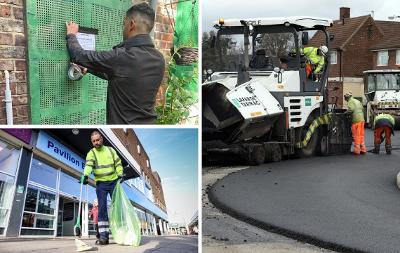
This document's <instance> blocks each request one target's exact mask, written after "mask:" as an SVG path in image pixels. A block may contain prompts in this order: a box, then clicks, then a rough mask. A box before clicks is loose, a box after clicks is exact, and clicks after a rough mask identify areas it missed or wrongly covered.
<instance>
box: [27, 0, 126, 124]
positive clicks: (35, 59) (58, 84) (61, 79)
mask: <svg viewBox="0 0 400 253" xmlns="http://www.w3.org/2000/svg"><path fill="white" fill-rule="evenodd" d="M131 5H132V1H131V0H107V1H103V0H31V1H27V2H26V15H27V31H28V67H29V71H28V77H29V93H30V107H31V119H32V123H33V124H104V123H105V118H106V93H107V82H106V81H104V80H102V79H100V78H97V77H95V76H93V75H86V76H85V77H84V78H83V79H82V80H80V81H71V80H69V79H68V77H67V69H68V65H69V55H68V52H67V48H66V41H65V34H66V28H65V22H66V21H71V20H72V21H75V22H77V23H78V24H79V25H81V26H84V27H89V28H94V29H97V30H98V34H97V35H96V37H95V40H96V43H95V44H96V45H95V47H96V50H109V49H111V48H112V46H114V45H116V44H118V43H119V42H120V41H121V40H122V22H123V17H124V15H125V11H126V10H127V9H128V8H129V7H130V6H131Z"/></svg>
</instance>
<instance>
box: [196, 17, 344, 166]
mask: <svg viewBox="0 0 400 253" xmlns="http://www.w3.org/2000/svg"><path fill="white" fill-rule="evenodd" d="M330 26H332V20H330V19H327V18H318V17H308V16H302V17H282V18H254V19H227V20H225V19H222V18H221V19H220V20H218V21H216V22H215V24H214V28H215V29H216V30H217V31H216V35H215V37H213V38H212V39H211V41H212V42H211V45H210V48H213V49H214V50H215V61H217V63H218V64H216V65H217V66H218V68H219V69H205V70H204V72H205V73H206V77H205V79H206V80H205V82H204V83H203V85H202V154H203V162H207V161H215V160H221V159H222V160H226V159H228V158H238V159H240V160H245V161H246V162H247V163H249V164H252V165H258V164H261V163H264V162H269V161H275V162H276V161H280V160H281V159H283V158H285V157H291V156H298V157H309V156H313V155H315V154H333V153H346V152H349V151H350V147H351V125H350V124H351V123H350V121H349V115H348V114H347V113H346V112H345V110H341V109H335V108H331V107H329V106H328V99H327V98H328V95H329V94H328V92H329V91H328V88H327V81H328V73H329V54H328V55H327V56H326V64H325V67H324V69H323V71H322V73H321V74H319V75H315V76H314V75H312V77H311V78H310V77H309V76H307V73H306V67H307V63H308V62H309V61H308V59H307V58H306V57H304V55H302V50H301V48H303V47H306V46H307V45H308V43H309V32H316V31H321V32H322V33H323V34H324V37H325V38H324V39H325V42H324V44H325V45H326V46H327V47H328V48H329V42H330V40H331V39H332V38H333V36H330V35H329V33H328V32H327V29H326V28H327V27H330ZM227 44H228V45H230V46H229V47H228V48H227V47H226V45H227ZM223 46H224V47H223Z"/></svg>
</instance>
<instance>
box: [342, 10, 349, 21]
mask: <svg viewBox="0 0 400 253" xmlns="http://www.w3.org/2000/svg"><path fill="white" fill-rule="evenodd" d="M345 18H350V8H348V7H340V16H339V19H340V20H342V21H343V19H345Z"/></svg>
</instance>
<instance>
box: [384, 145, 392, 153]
mask: <svg viewBox="0 0 400 253" xmlns="http://www.w3.org/2000/svg"><path fill="white" fill-rule="evenodd" d="M385 148H386V154H387V155H391V154H392V145H386V146H385Z"/></svg>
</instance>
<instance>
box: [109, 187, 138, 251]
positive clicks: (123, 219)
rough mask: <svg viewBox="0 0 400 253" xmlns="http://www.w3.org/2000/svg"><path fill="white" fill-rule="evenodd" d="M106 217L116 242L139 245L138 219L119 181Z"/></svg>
mask: <svg viewBox="0 0 400 253" xmlns="http://www.w3.org/2000/svg"><path fill="white" fill-rule="evenodd" d="M108 217H109V224H110V230H111V233H112V236H113V238H114V241H115V242H116V243H117V244H122V245H130V246H139V244H140V221H139V218H138V216H137V214H136V211H135V209H134V208H133V206H132V204H131V202H130V200H129V198H128V197H127V196H126V194H125V192H124V189H123V188H122V186H121V183H120V182H119V181H118V183H117V185H116V186H115V189H114V192H113V194H112V203H111V207H110V212H109V215H108Z"/></svg>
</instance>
